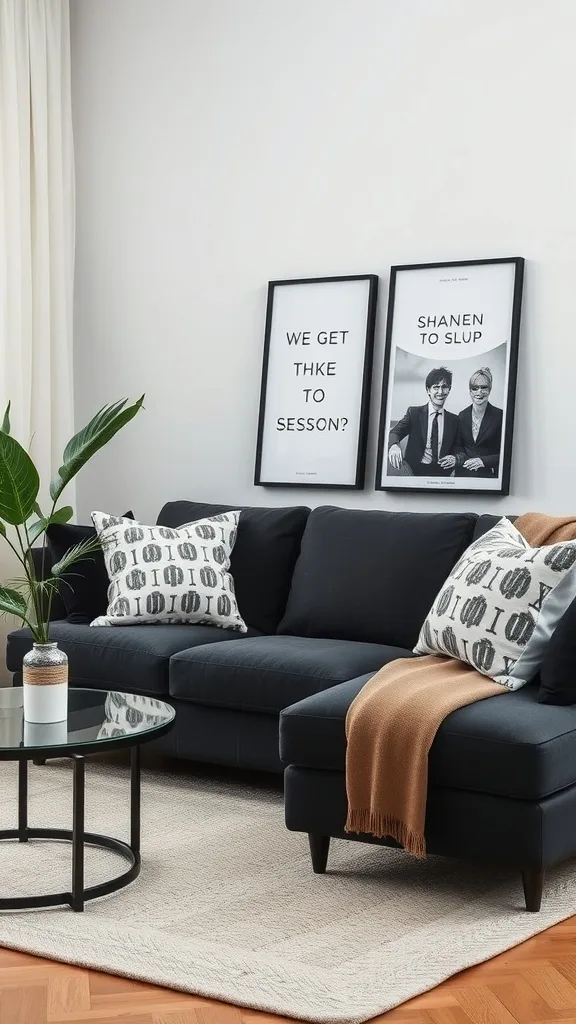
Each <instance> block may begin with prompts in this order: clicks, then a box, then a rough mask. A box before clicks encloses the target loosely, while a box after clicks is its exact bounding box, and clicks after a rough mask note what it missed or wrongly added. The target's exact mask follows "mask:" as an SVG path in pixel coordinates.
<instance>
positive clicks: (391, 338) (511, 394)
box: [375, 256, 525, 495]
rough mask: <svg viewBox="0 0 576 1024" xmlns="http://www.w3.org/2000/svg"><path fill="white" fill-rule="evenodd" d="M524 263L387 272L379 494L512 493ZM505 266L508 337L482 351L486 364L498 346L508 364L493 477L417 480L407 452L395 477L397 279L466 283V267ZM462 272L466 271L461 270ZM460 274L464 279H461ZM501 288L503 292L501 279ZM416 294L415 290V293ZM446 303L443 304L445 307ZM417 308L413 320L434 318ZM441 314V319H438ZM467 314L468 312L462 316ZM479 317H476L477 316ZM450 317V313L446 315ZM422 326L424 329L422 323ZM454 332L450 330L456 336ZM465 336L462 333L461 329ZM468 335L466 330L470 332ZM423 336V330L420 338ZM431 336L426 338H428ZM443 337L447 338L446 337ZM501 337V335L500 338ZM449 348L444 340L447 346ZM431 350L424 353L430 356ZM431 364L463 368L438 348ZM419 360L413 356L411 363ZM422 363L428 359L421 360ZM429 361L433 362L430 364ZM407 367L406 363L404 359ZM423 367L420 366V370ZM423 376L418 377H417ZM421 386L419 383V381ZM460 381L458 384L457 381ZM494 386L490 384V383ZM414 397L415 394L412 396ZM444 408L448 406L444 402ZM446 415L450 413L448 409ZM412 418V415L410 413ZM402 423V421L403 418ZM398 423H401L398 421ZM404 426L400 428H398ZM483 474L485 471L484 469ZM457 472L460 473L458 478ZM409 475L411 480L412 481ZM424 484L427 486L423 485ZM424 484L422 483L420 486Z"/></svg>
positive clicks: (507, 260)
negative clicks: (434, 275)
mask: <svg viewBox="0 0 576 1024" xmlns="http://www.w3.org/2000/svg"><path fill="white" fill-rule="evenodd" d="M524 264H525V261H524V259H523V257H521V256H512V257H496V258H494V259H477V260H450V261H445V262H438V263H417V264H403V265H399V266H394V267H391V271H390V283H389V290H388V310H387V318H386V340H385V354H384V368H383V375H382V398H381V406H380V419H379V428H378V453H377V459H376V480H375V489H376V490H380V491H401V492H407V491H412V492H415V493H422V492H426V493H443V494H446V493H454V494H493V495H507V494H509V493H510V473H511V460H512V438H513V430H514V411H515V396H516V381H517V371H518V350H519V341H520V323H521V309H522V293H523V282H524ZM503 265H508V266H509V267H511V269H512V278H511V285H510V295H509V298H510V308H509V316H507V322H506V324H504V323H502V325H501V326H502V328H504V327H507V330H508V335H507V337H506V340H505V341H503V342H502V343H501V345H500V344H499V343H496V344H495V345H494V346H493V349H488V350H486V349H485V350H484V353H483V355H484V358H485V360H486V359H487V358H489V355H490V352H491V351H493V352H497V350H498V349H499V348H504V346H505V347H506V353H505V357H506V361H505V373H504V378H503V380H502V373H500V375H499V376H500V381H499V383H500V385H501V391H502V394H503V400H504V403H503V409H502V410H499V409H494V411H495V412H496V413H498V412H502V433H501V443H500V449H499V452H498V462H497V475H496V473H495V471H494V468H492V477H490V478H488V477H485V476H480V477H477V478H473V476H472V473H471V472H469V471H467V470H464V468H463V467H461V466H457V467H455V469H454V470H453V472H452V474H451V475H450V476H447V477H438V478H436V479H434V478H433V477H432V478H428V477H424V476H421V473H422V470H421V468H420V467H418V469H417V471H416V473H414V472H413V470H411V468H410V465H409V464H408V463H407V461H406V460H405V458H404V455H405V451H404V452H403V453H402V458H403V461H402V465H401V467H400V469H399V471H398V475H397V476H395V475H393V470H392V469H390V460H389V448H390V445H389V443H388V441H389V434H390V433H391V431H392V426H391V424H392V421H393V418H394V417H393V414H392V408H391V406H392V398H393V389H394V383H395V380H392V381H391V379H390V376H391V370H392V366H393V364H394V367H395V356H396V349H397V348H401V346H397V339H395V313H396V306H397V296H398V284H399V281H400V275H401V274H403V273H404V272H410V273H413V272H418V271H432V272H433V271H436V270H440V271H441V273H443V274H444V273H445V274H446V275H450V276H449V277H448V276H446V277H443V278H438V280H442V281H443V282H447V281H451V282H454V281H465V280H466V277H465V276H463V275H464V273H472V274H473V272H471V271H470V270H469V268H476V267H494V266H503ZM462 268H466V270H465V271H464V270H463V269H462ZM461 275H462V276H461ZM502 287H503V288H504V279H503V284H502ZM416 294H417V290H416ZM403 302H404V303H406V298H405V297H404V298H403ZM449 306H450V303H447V308H448V307H449ZM418 312H419V311H418V310H417V309H415V310H414V315H415V316H416V317H417V321H418V322H420V320H422V319H423V320H425V321H427V320H429V319H432V317H428V316H427V315H426V312H424V314H420V315H419V316H418ZM442 315H443V314H440V315H439V318H440V317H441V316H442ZM466 315H468V314H466ZM480 315H481V314H478V316H480ZM450 316H451V317H453V314H450ZM425 326H428V324H427V323H426V324H425ZM438 333H439V332H438ZM454 333H455V332H452V334H454ZM462 333H463V334H464V331H462ZM468 333H470V332H468ZM421 336H425V332H423V334H421ZM432 336H433V335H430V337H432ZM446 336H447V335H446V334H445V336H444V337H445V338H446ZM498 336H499V335H498ZM423 344H424V342H423ZM446 344H448V342H446ZM428 355H429V350H428V351H427V352H426V356H427V357H428ZM434 356H435V358H434V360H433V361H434V362H435V363H437V364H440V365H444V363H448V365H449V366H450V367H452V366H453V365H454V366H457V363H458V362H461V364H462V368H464V362H465V360H463V359H462V360H456V361H453V360H452V359H450V358H449V357H448V356H447V355H446V353H445V352H444V354H442V352H441V350H435V352H434ZM415 358H418V357H416V356H414V357H413V359H415ZM421 361H422V363H424V362H425V361H426V360H425V358H424V357H423V356H422V357H421ZM428 361H432V360H430V359H429V360H428ZM477 361H478V367H477V372H478V371H480V369H481V363H482V355H481V356H479V357H478V360H477ZM406 363H407V364H408V360H406ZM424 369H425V367H424V366H422V372H423V371H424ZM421 376H422V375H421ZM420 383H421V384H422V381H420ZM460 383H461V382H460ZM490 384H492V380H490ZM420 393H421V395H422V398H421V401H423V402H424V403H426V401H427V396H426V391H425V390H424V388H422V389H421V392H420ZM415 399H416V393H415ZM446 404H447V405H448V402H446ZM416 408H417V403H416V404H415V405H414V406H411V407H408V408H407V413H406V416H408V414H409V413H410V410H411V409H412V410H414V409H416ZM447 411H448V410H447ZM465 412H466V410H461V411H460V412H459V413H457V414H456V415H457V416H458V418H459V421H460V437H462V435H463V433H464V434H465V420H464V414H465ZM410 415H411V416H413V413H410ZM403 421H404V417H403ZM396 422H397V423H399V420H397V421H396ZM404 426H405V423H404V422H403V424H402V429H403V428H404ZM460 457H464V456H463V455H462V451H461V450H460V453H459V455H458V458H460ZM464 472H468V478H466V477H465V476H463V475H460V474H463V473H464ZM483 472H486V470H483ZM456 474H458V475H456ZM410 477H412V480H413V482H412V481H411V480H410ZM424 480H426V483H424ZM421 481H422V482H421Z"/></svg>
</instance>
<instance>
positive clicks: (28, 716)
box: [22, 643, 68, 724]
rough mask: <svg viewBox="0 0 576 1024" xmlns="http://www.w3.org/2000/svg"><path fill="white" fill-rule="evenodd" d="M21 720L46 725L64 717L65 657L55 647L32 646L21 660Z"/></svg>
mask: <svg viewBox="0 0 576 1024" xmlns="http://www.w3.org/2000/svg"><path fill="white" fill-rule="evenodd" d="M22 681H23V684H24V721H25V722H37V723H39V724H47V723H50V722H63V721H64V720H65V719H66V718H67V717H68V657H67V655H66V654H64V651H60V650H59V649H58V644H56V643H49V644H34V646H33V647H32V650H31V651H28V654H25V655H24V659H23V661H22Z"/></svg>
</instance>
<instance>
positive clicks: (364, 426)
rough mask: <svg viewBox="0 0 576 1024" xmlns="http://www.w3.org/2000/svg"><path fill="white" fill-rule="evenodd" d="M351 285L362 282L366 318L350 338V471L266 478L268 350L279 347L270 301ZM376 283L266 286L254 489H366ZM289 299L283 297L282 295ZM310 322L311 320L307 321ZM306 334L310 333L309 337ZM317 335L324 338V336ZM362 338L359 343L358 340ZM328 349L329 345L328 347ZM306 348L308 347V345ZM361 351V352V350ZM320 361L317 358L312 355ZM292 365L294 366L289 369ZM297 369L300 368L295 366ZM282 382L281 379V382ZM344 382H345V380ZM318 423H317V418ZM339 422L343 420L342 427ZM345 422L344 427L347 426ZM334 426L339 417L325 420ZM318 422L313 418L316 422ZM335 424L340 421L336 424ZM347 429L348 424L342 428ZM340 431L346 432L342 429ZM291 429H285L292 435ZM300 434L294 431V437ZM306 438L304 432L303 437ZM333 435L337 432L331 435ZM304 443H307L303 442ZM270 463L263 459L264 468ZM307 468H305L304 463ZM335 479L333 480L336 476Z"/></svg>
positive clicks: (367, 277) (352, 278)
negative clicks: (295, 291) (353, 405)
mask: <svg viewBox="0 0 576 1024" xmlns="http://www.w3.org/2000/svg"><path fill="white" fill-rule="evenodd" d="M350 282H366V289H367V296H366V309H365V313H363V314H362V323H361V325H360V327H359V325H358V324H356V325H355V331H354V332H352V333H353V336H354V337H355V338H356V343H357V344H358V349H359V350H358V352H357V366H356V370H357V374H358V378H357V381H356V384H357V386H359V388H360V399H359V403H358V406H357V410H356V413H355V417H356V423H355V430H356V445H355V448H354V453H353V456H354V457H353V459H352V461H353V463H354V464H353V465H351V471H350V473H349V474H346V477H347V479H346V480H342V479H336V478H334V479H326V478H325V477H323V479H322V480H314V479H313V478H312V476H313V473H314V470H310V469H309V470H307V471H306V472H303V474H302V475H300V476H299V477H298V478H297V479H295V478H291V474H290V473H283V472H281V471H280V472H278V474H275V473H274V472H270V470H269V466H268V471H266V469H265V466H264V463H265V455H266V444H267V429H268V430H270V423H269V419H270V417H269V416H268V400H269V395H270V391H271V387H270V379H269V377H270V368H271V354H272V347H273V345H274V344H275V343H276V344H279V342H275V341H274V339H275V338H276V337H277V334H276V325H275V300H276V299H277V298H278V295H279V290H280V289H290V288H293V287H295V286H306V288H308V287H309V288H311V289H313V288H314V287H318V286H322V285H327V284H348V283H350ZM378 283H379V278H378V276H377V275H376V274H350V275H342V276H331V277H312V278H294V279H288V280H278V281H270V282H269V283H268V294H267V304H266V325H265V331H264V352H263V359H262V377H261V386H260V403H259V414H258V432H257V440H256V460H255V470H254V484H255V485H256V486H262V487H312V488H329V489H330V490H340V489H342V490H352V489H355V490H361V489H362V488H363V487H364V483H365V469H366V444H367V438H368V417H369V403H370V389H371V378H372V362H373V355H374V332H375V325H376V310H377V302H378ZM287 294H288V293H287ZM312 319H313V317H312ZM308 333H309V332H308ZM320 333H326V332H325V331H323V332H320ZM330 333H331V334H342V333H346V334H349V333H351V332H350V330H346V331H345V332H344V329H343V328H342V327H340V328H339V329H338V330H331V332H330ZM360 334H361V337H360ZM330 343H331V344H332V342H330ZM307 344H308V343H307ZM360 345H361V349H360ZM317 355H320V353H317ZM294 365H296V363H294ZM298 365H302V364H298ZM284 379H285V378H284ZM347 379H348V378H347ZM290 418H292V419H308V417H304V416H301V417H288V419H290ZM319 419H322V417H320V418H319ZM343 419H344V417H342V421H343ZM351 419H352V417H351V418H350V419H348V418H347V423H349V422H350V421H351ZM336 420H338V417H335V418H330V417H329V421H330V423H333V422H335V421H336ZM317 422H318V418H317ZM338 422H339V421H338ZM346 425H347V424H346ZM342 429H343V430H344V429H345V428H344V427H342ZM291 431H292V428H291V429H290V431H288V432H291ZM298 432H299V431H298ZM302 432H303V433H306V432H307V431H302ZM336 432H338V430H336ZM346 440H347V442H348V445H347V447H348V449H350V444H351V442H350V441H349V439H346ZM308 441H310V438H309V436H308ZM269 462H270V459H268V463H269ZM307 464H308V465H310V463H307ZM335 476H336V474H335Z"/></svg>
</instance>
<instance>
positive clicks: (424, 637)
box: [414, 518, 576, 690]
mask: <svg viewBox="0 0 576 1024" xmlns="http://www.w3.org/2000/svg"><path fill="white" fill-rule="evenodd" d="M575 564H576V541H573V540H572V541H565V542H563V543H561V544H553V545H549V546H546V547H541V548H531V547H530V545H529V544H528V543H527V542H526V541H525V540H524V538H523V537H522V535H521V534H520V533H519V532H518V530H517V529H516V527H515V526H513V525H512V523H511V522H510V520H509V519H506V518H503V519H501V520H500V522H499V523H497V524H496V526H495V527H493V529H492V530H489V531H488V533H485V534H484V536H483V537H480V538H479V539H478V540H477V541H474V543H473V544H471V545H470V547H469V548H468V549H467V550H466V551H465V552H464V554H463V555H462V558H461V559H460V561H459V562H458V563H457V565H455V566H454V568H453V570H452V572H451V573H450V576H449V577H448V579H447V580H446V582H445V583H444V585H443V587H442V589H441V591H440V593H439V594H438V596H437V598H436V600H435V601H434V604H433V605H432V608H431V610H430V612H429V613H428V617H427V619H426V621H425V623H424V625H423V626H422V629H421V631H420V636H419V637H418V643H417V644H416V647H415V648H414V653H415V654H447V655H449V656H450V657H452V658H458V659H460V661H466V662H468V664H469V665H472V666H473V667H474V668H475V669H477V670H478V672H482V673H483V675H486V676H490V677H491V678H492V679H493V680H494V681H495V682H496V683H501V684H502V685H503V686H508V687H509V689H511V690H517V689H519V688H520V687H521V686H524V685H525V683H527V682H529V681H530V679H532V678H533V676H535V675H536V673H537V671H538V669H539V667H540V664H541V662H542V658H543V656H544V651H545V649H546V644H547V643H548V640H549V639H550V637H551V635H552V633H553V631H554V629H555V628H556V625H557V624H558V622H559V620H560V618H561V617H562V615H563V613H564V612H565V610H566V608H567V607H568V605H569V604H570V603H571V602H572V600H573V599H574V597H576V570H575V568H574V567H575Z"/></svg>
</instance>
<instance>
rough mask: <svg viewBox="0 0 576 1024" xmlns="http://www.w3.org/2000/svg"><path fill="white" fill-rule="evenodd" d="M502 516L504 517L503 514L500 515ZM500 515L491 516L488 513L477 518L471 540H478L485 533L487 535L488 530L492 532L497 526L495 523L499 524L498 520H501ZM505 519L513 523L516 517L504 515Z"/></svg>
mask: <svg viewBox="0 0 576 1024" xmlns="http://www.w3.org/2000/svg"><path fill="white" fill-rule="evenodd" d="M502 515H504V513H502ZM502 515H501V516H493V515H490V514H488V513H485V514H484V515H482V516H478V519H477V520H476V524H475V526H474V533H473V534H472V540H473V541H474V540H478V538H479V537H483V536H484V534H485V533H488V530H492V529H493V528H494V527H495V526H496V525H497V523H499V522H500V520H501V519H502ZM506 518H507V519H508V520H509V521H510V522H511V523H513V522H514V520H515V519H516V518H517V517H516V516H509V515H506Z"/></svg>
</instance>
